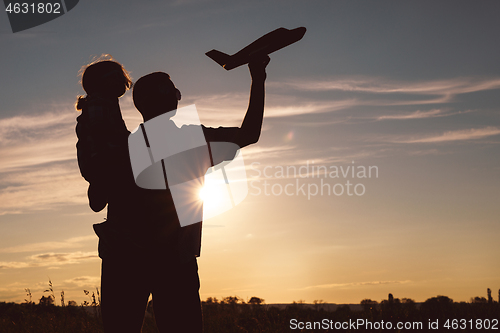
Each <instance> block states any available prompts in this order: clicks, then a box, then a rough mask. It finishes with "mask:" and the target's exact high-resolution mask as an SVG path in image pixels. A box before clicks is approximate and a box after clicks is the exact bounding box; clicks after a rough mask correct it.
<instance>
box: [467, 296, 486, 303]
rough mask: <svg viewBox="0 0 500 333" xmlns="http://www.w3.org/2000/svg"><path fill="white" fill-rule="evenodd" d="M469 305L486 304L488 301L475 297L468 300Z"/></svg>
mask: <svg viewBox="0 0 500 333" xmlns="http://www.w3.org/2000/svg"><path fill="white" fill-rule="evenodd" d="M470 302H471V303H488V300H487V299H486V298H484V297H479V296H476V297H474V298H471V299H470Z"/></svg>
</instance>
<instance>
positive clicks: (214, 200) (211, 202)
mask: <svg viewBox="0 0 500 333" xmlns="http://www.w3.org/2000/svg"><path fill="white" fill-rule="evenodd" d="M223 195H224V194H223V193H222V190H221V188H220V186H217V185H216V184H210V183H205V185H204V186H203V187H202V188H201V190H200V192H199V193H198V196H199V198H200V199H201V200H202V201H203V205H207V206H208V207H206V208H210V207H216V206H218V204H219V203H220V202H221V201H222V198H223Z"/></svg>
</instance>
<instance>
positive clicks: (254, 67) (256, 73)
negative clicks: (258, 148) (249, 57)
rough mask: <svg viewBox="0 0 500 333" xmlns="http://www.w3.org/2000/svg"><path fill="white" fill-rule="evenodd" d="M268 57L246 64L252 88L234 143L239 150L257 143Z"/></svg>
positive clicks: (262, 111)
mask: <svg viewBox="0 0 500 333" xmlns="http://www.w3.org/2000/svg"><path fill="white" fill-rule="evenodd" d="M269 61H270V58H269V56H267V55H266V56H265V57H260V58H257V59H255V60H253V61H251V62H250V63H249V64H248V67H249V69H250V75H251V77H252V86H251V88H250V101H249V102H248V110H247V113H246V115H245V118H244V119H243V122H242V124H241V127H240V129H239V131H238V134H237V136H236V138H235V139H234V143H236V144H237V145H238V146H240V147H241V148H243V147H245V146H248V145H250V144H252V143H256V142H257V141H259V137H260V132H261V129H262V120H263V117H264V98H265V88H264V82H265V81H266V66H267V64H268V63H269Z"/></svg>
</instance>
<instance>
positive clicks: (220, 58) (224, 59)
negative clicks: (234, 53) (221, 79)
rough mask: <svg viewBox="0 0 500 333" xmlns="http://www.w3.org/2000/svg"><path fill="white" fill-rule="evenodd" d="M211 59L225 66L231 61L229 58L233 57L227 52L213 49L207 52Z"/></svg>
mask: <svg viewBox="0 0 500 333" xmlns="http://www.w3.org/2000/svg"><path fill="white" fill-rule="evenodd" d="M205 54H206V55H207V56H208V57H209V58H210V59H212V60H213V61H215V62H216V63H218V64H219V65H221V66H222V67H224V65H226V64H227V63H228V62H229V59H231V56H230V55H228V54H225V53H224V52H221V51H217V50H212V51H208V52H207V53H205Z"/></svg>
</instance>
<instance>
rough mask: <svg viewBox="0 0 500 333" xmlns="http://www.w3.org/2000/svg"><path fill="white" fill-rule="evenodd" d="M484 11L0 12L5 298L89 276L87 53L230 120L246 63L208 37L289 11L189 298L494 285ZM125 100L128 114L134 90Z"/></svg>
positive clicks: (238, 113)
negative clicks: (28, 15)
mask: <svg viewBox="0 0 500 333" xmlns="http://www.w3.org/2000/svg"><path fill="white" fill-rule="evenodd" d="M499 14H500V2H498V1H481V2H472V1H439V2H437V1H404V2H403V1H370V2H368V1H314V0H312V1H269V2H268V1H251V2H250V1H216V0H177V1H159V0H151V1H140V2H139V1H128V0H127V1H123V0H120V1H118V0H112V1H110V0H107V1H97V0H88V1H80V3H79V4H78V5H77V6H76V7H75V8H74V9H73V10H71V11H70V12H68V13H67V14H65V15H63V16H61V17H59V18H57V19H55V20H53V21H50V22H48V23H46V24H43V25H41V26H38V27H35V28H32V29H29V30H26V31H23V32H19V33H15V34H13V33H12V30H11V28H10V26H9V21H8V19H7V15H6V13H5V12H4V13H1V14H0V45H1V48H0V59H1V60H2V61H1V63H0V80H1V89H0V101H1V105H0V161H1V162H0V301H15V302H22V301H24V299H25V298H26V293H25V290H24V289H25V288H30V289H31V292H32V294H33V298H34V300H36V301H38V299H39V298H40V297H41V296H42V295H47V293H44V292H43V291H44V290H45V289H47V287H48V281H49V278H50V280H51V281H52V282H53V285H54V291H55V293H56V296H57V297H56V301H57V302H56V303H58V304H59V297H58V295H59V293H60V292H61V290H64V292H65V298H66V301H68V300H75V301H77V302H78V303H81V302H83V301H84V300H88V298H87V297H86V296H85V294H84V293H83V290H84V289H86V290H95V287H97V286H99V284H100V259H99V258H98V257H97V241H98V240H97V236H95V234H94V232H93V230H92V224H93V223H99V222H102V221H103V220H104V217H105V216H106V212H105V210H104V211H102V212H100V213H93V212H92V211H91V210H90V208H89V207H88V203H87V197H86V189H87V183H86V181H85V180H84V179H83V178H82V177H81V175H80V173H79V170H78V166H77V162H76V148H75V143H76V135H75V132H74V127H75V125H76V121H75V118H76V117H77V116H78V112H77V111H75V110H74V102H75V100H76V97H77V95H79V94H83V93H84V92H83V89H82V88H81V86H80V84H79V77H78V72H79V70H80V68H81V67H82V66H83V65H85V64H87V63H89V62H90V61H91V60H92V58H93V57H95V56H99V55H101V54H103V53H109V54H111V55H112V56H113V57H115V59H116V60H117V61H119V62H121V63H122V64H123V65H124V66H125V67H126V68H127V69H128V70H129V71H130V72H131V75H132V77H133V79H134V81H135V80H137V79H138V78H140V77H141V76H143V75H145V74H148V73H150V72H153V71H164V72H167V73H168V74H170V76H171V77H172V80H173V81H174V83H175V84H176V86H177V87H178V88H179V89H180V91H181V92H182V100H181V103H180V106H187V105H190V104H195V105H196V107H197V109H198V112H199V115H200V119H201V122H202V123H203V124H205V125H207V126H212V127H218V126H239V125H240V123H241V120H242V119H243V116H244V114H245V111H246V107H247V103H248V94H249V86H250V75H249V73H248V69H247V68H246V67H245V66H243V67H240V68H237V69H235V70H232V71H225V70H224V69H222V68H221V67H220V66H219V65H217V64H216V63H215V62H213V61H212V60H211V59H209V58H208V57H207V56H205V52H207V51H209V50H211V49H218V50H220V51H222V52H226V53H229V54H232V53H235V52H236V51H238V50H239V49H240V48H242V47H243V46H245V45H246V44H248V43H249V42H251V41H253V40H254V39H256V38H257V37H260V36H261V35H263V34H265V33H267V32H269V31H272V30H274V29H276V28H278V27H285V28H289V29H291V28H296V27H300V26H304V27H306V28H307V33H306V35H305V36H304V38H303V40H301V41H300V42H298V43H296V44H294V45H291V46H289V47H288V48H286V49H283V50H280V51H278V52H276V53H274V54H272V55H271V62H270V64H269V66H268V80H267V85H266V92H267V95H266V109H265V120H264V127H263V131H262V135H261V138H260V141H259V142H258V143H257V144H255V145H253V146H250V147H247V148H244V149H243V150H242V153H243V158H244V161H245V164H246V166H247V177H248V187H249V194H248V196H247V198H246V199H245V200H244V201H243V202H242V203H241V204H239V205H238V206H236V207H235V208H234V209H232V210H230V211H227V212H225V213H224V214H221V215H219V216H217V217H215V218H213V219H210V220H208V221H206V223H205V226H204V229H203V243H202V255H201V257H200V258H199V260H198V263H199V269H200V271H199V273H200V279H201V290H200V294H201V297H202V299H206V298H207V297H217V298H221V297H225V296H234V295H236V296H239V297H242V298H243V299H245V300H247V299H249V298H250V297H252V296H258V297H261V298H263V299H265V302H266V303H289V302H292V301H298V300H304V301H305V302H308V303H312V302H313V301H314V300H323V301H325V302H329V303H359V302H360V301H361V300H362V299H364V298H371V299H374V300H377V301H380V300H382V299H386V298H387V294H388V293H392V294H393V295H394V297H398V298H404V297H406V298H412V299H414V300H416V301H419V302H420V301H425V300H426V299H427V298H430V297H434V296H437V295H446V296H448V297H450V298H452V299H453V300H455V301H469V299H470V298H471V297H474V296H486V289H487V288H491V289H492V290H493V295H494V297H495V298H496V294H497V290H498V289H500V279H499V277H500V265H498V262H499V257H500V242H499V238H500V221H499V216H500V177H499V173H500V122H499V121H500V114H499V111H500V43H499V40H500V20H498V15H499ZM120 104H121V108H122V113H123V115H124V119H125V121H126V123H127V127H128V128H129V130H133V129H135V128H136V127H137V125H138V124H139V123H140V122H141V121H142V118H141V117H140V115H139V113H138V112H137V111H136V110H135V108H134V106H133V103H132V98H131V93H130V92H128V93H127V94H126V95H125V96H124V97H123V98H122V99H121V100H120ZM318 167H321V168H320V169H319V170H323V171H324V170H327V173H326V174H325V173H324V172H321V173H318V172H316V171H317V170H318V169H317V168H318ZM353 167H354V168H355V169H354V170H355V171H356V172H355V173H354V177H353V174H352V168H353ZM363 167H364V168H366V170H367V172H366V178H362V176H363V174H362V173H358V171H360V170H362V169H363ZM369 167H372V168H371V170H372V173H371V177H370V178H368V176H369V174H368V168H369ZM301 168H302V169H301ZM347 168H349V169H347ZM287 169H288V170H289V171H292V170H294V169H295V170H296V171H297V172H298V171H301V173H300V174H296V175H295V176H294V175H293V174H290V173H289V175H288V176H287V175H286V170H287ZM281 170H285V172H284V173H280V171H281ZM335 170H338V173H337V174H335V172H334V171H335ZM342 171H344V174H343V173H342ZM264 172H265V173H264ZM336 175H337V177H335V176H336ZM347 182H349V184H352V185H349V186H350V187H349V186H348V185H347ZM336 184H338V185H336ZM356 185H357V187H355V186H356ZM301 186H302V187H301ZM331 188H334V189H335V190H336V193H333V194H332V193H331V192H330V193H327V192H328V190H329V189H331ZM285 189H287V192H286V193H285ZM321 189H323V190H324V192H323V194H322V193H321ZM340 189H344V192H343V193H342V194H340ZM348 189H349V190H350V192H349V193H350V194H352V195H349V194H348ZM355 189H356V190H357V194H356V193H354V190H355ZM315 190H317V192H314V191H315ZM313 193H316V194H315V195H312V194H313ZM308 194H309V195H308ZM337 194H340V195H337ZM133 291H134V286H130V289H129V290H128V291H126V292H129V293H132V292H133Z"/></svg>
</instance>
